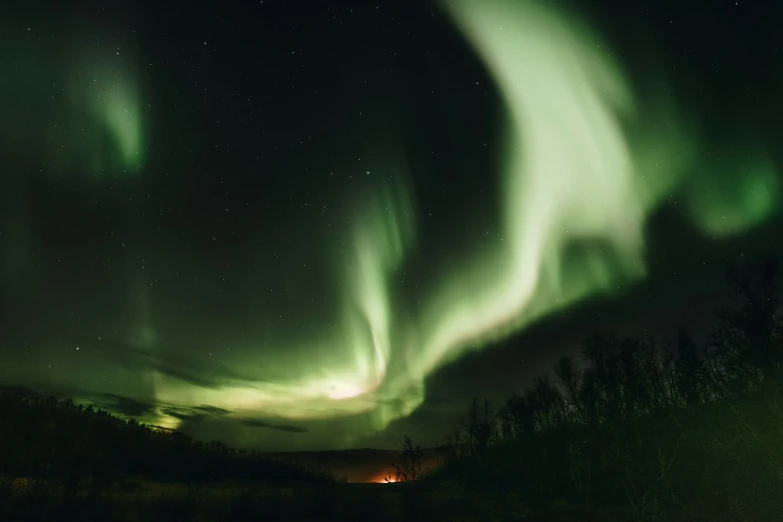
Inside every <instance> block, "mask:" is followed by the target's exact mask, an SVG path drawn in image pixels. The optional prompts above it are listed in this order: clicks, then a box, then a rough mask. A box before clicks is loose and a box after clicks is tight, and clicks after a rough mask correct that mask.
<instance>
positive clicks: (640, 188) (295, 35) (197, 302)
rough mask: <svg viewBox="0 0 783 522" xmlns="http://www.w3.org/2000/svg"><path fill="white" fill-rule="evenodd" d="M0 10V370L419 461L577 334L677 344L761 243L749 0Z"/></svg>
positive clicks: (756, 25)
mask: <svg viewBox="0 0 783 522" xmlns="http://www.w3.org/2000/svg"><path fill="white" fill-rule="evenodd" d="M104 4H107V5H104ZM776 4H777V5H776ZM14 5H15V4H13V3H7V4H4V5H3V7H1V8H0V104H1V105H0V109H1V111H2V112H1V113H0V114H1V115H2V116H1V117H2V120H0V140H1V141H0V143H1V144H2V145H0V168H1V169H2V175H1V176H0V382H2V383H4V384H5V385H13V386H26V387H29V388H32V389H34V390H37V391H40V392H46V393H53V394H57V395H59V396H63V397H70V398H73V399H74V400H77V401H81V402H85V403H91V404H95V405H97V406H100V407H102V408H107V409H109V410H111V411H113V412H115V413H117V414H119V415H123V416H132V417H135V418H138V419H139V420H142V421H144V422H148V423H151V424H155V425H159V426H165V427H171V428H178V429H182V430H184V431H186V432H187V433H190V434H192V435H194V436H196V437H198V438H204V439H213V438H217V439H221V440H224V441H225V442H227V443H229V444H232V445H236V446H241V447H249V448H258V449H262V450H270V451H276V450H308V449H340V448H352V447H377V448H392V447H395V446H396V445H397V444H398V443H399V442H401V440H402V435H403V434H404V433H408V434H410V435H411V436H412V437H413V438H414V441H415V442H418V443H421V444H423V445H429V444H435V443H438V442H441V441H442V440H443V436H444V435H446V434H447V433H448V432H449V431H450V430H451V427H452V426H453V425H454V424H455V423H456V422H457V420H458V417H459V415H460V414H461V413H462V412H463V411H464V410H465V408H466V406H467V403H468V401H469V400H470V398H471V397H473V396H474V395H477V396H480V397H483V396H487V397H490V398H493V399H501V398H503V397H505V396H506V395H508V394H509V393H510V392H511V391H514V390H520V389H522V388H523V387H524V386H525V385H526V384H527V383H529V382H530V380H531V379H532V378H534V377H536V376H537V375H538V374H540V373H541V372H544V371H546V370H547V369H548V368H549V366H550V365H551V364H552V363H553V362H554V361H555V359H556V358H557V357H559V356H561V355H563V354H577V353H578V352H579V350H580V343H581V341H582V339H583V338H584V337H586V336H587V335H588V334H590V333H592V332H595V331H605V330H614V331H618V332H620V333H623V334H634V335H640V336H654V337H656V338H659V339H666V338H671V337H673V336H674V334H675V333H676V329H677V327H679V326H680V325H683V326H687V327H689V328H691V329H692V330H693V332H694V334H695V336H696V338H697V339H698V338H700V336H703V333H704V332H705V331H707V329H708V328H709V325H710V314H711V310H712V309H713V308H714V307H715V306H717V305H718V304H720V302H721V301H720V299H721V295H722V292H723V288H724V287H723V281H722V278H721V275H722V272H723V267H724V265H725V263H726V262H727V261H732V262H742V261H743V259H750V258H754V257H757V256H759V255H762V254H763V255H780V254H781V251H783V234H781V233H780V227H781V224H783V220H782V219H781V212H780V209H781V203H782V202H783V199H782V196H783V194H782V193H781V187H782V186H783V178H782V177H781V167H782V166H783V147H781V143H783V131H782V130H781V125H780V123H781V121H783V101H781V93H782V92H783V89H782V88H783V81H782V80H783V60H782V58H783V51H782V50H781V47H783V41H782V40H781V38H780V28H779V25H780V21H781V20H783V4H781V3H779V2H778V3H775V2H768V3H763V2H752V1H739V2H734V1H724V0H710V1H708V2H696V1H693V2H680V1H674V0H672V1H664V0H649V1H648V2H638V1H628V2H615V1H595V2H587V1H584V2H565V1H549V2H546V1H540V0H518V1H510V0H509V1H506V0H443V1H442V2H431V1H422V2H399V1H388V2H387V1H381V2H359V1H356V2H347V1H346V2H335V1H326V0H325V1H322V2H317V1H312V2H302V1H290V2H283V1H275V0H263V1H254V2H243V3H237V2H231V1H226V2H213V3H212V5H211V6H209V7H204V6H205V5H207V3H203V2H202V3H200V4H197V5H199V6H201V7H188V6H186V5H185V4H182V3H171V4H170V7H166V6H165V3H159V2H151V3H149V4H143V3H133V2H130V1H124V2H110V3H98V2H95V3H81V4H79V3H77V2H60V3H57V4H52V5H45V4H43V3H36V2H28V3H24V4H23V3H18V6H17V7H14ZM66 6H67V7H66Z"/></svg>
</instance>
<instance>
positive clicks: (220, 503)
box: [0, 479, 629, 522]
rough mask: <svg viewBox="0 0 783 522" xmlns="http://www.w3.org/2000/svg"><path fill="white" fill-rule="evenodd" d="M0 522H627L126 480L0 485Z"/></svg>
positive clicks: (342, 492) (545, 510) (386, 494)
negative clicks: (69, 485)
mask: <svg viewBox="0 0 783 522" xmlns="http://www.w3.org/2000/svg"><path fill="white" fill-rule="evenodd" d="M0 488H1V489H0V495H2V496H1V497H0V520H8V521H31V522H32V521H36V522H47V521H55V520H56V521H65V520H67V521H71V520H85V521H106V522H111V521H133V522H135V521H138V522H154V521H161V522H163V521H165V522H185V521H193V522H196V521H262V520H263V521H273V520H279V521H289V520H292V521H293V520H296V521H318V520H340V521H354V520H355V521H362V522H367V521H387V520H388V521H392V520H394V521H397V520H406V521H407V520H410V521H416V520H422V521H423V520H428V521H437V520H443V521H485V522H490V521H505V520H509V521H511V520H552V521H556V520H557V521H559V520H562V521H566V520H596V521H597V520H611V519H614V520H627V519H629V518H628V517H627V514H626V513H623V512H621V511H617V512H615V513H613V514H610V513H595V514H593V515H590V514H589V513H587V512H585V511H584V510H579V509H575V508H569V507H568V506H565V505H558V504H553V505H552V504H546V503H543V502H538V503H537V502H533V501H530V500H527V501H523V500H521V499H520V498H519V497H518V496H516V495H514V494H511V493H504V494H492V493H487V492H483V493H477V494H471V493H470V492H469V491H467V490H466V489H465V488H464V487H460V486H455V485H453V484H449V483H428V482H421V483H407V484H339V483H337V484H326V485H324V484H308V485H303V484H297V485H294V486H292V487H280V486H270V485H265V484H259V483H236V482H223V483H201V484H197V483H192V484H183V483H160V482H142V481H126V482H124V483H123V484H118V485H116V486H113V487H111V488H106V489H102V490H92V489H91V488H90V487H89V486H86V487H81V488H80V489H79V490H66V489H65V488H63V487H62V486H58V485H56V484H54V483H51V482H47V481H43V480H30V481H27V480H18V479H17V480H14V481H11V480H3V481H2V482H0Z"/></svg>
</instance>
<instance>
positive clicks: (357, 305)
mask: <svg viewBox="0 0 783 522" xmlns="http://www.w3.org/2000/svg"><path fill="white" fill-rule="evenodd" d="M444 8H445V10H446V11H447V12H448V13H449V14H450V15H451V17H452V18H453V20H454V22H455V24H456V26H457V27H458V28H459V29H460V30H461V31H462V33H463V34H464V35H465V37H466V38H467V39H468V40H469V41H470V43H471V44H472V45H473V47H474V48H475V50H476V53H477V54H478V56H479V57H480V58H481V59H482V60H483V62H484V64H485V65H486V67H487V68H488V70H489V72H490V73H491V75H492V76H493V78H494V79H495V82H496V85H497V88H498V90H499V91H500V94H501V97H502V99H503V100H504V103H505V107H506V110H507V116H506V124H505V129H506V145H505V151H506V152H505V166H504V167H503V171H502V173H501V175H502V180H503V182H502V189H503V190H502V195H501V198H500V200H499V205H501V207H502V216H503V218H502V234H501V238H500V239H499V241H497V243H496V244H494V245H492V246H491V247H485V248H483V249H477V250H476V251H473V252H469V253H467V256H466V260H465V261H464V262H463V263H461V264H460V265H459V266H453V267H444V271H443V274H442V277H440V278H439V279H438V281H436V282H434V283H433V284H432V287H431V288H430V289H429V292H428V293H427V295H426V296H425V298H424V299H423V303H424V305H423V310H422V312H421V314H420V315H419V316H418V317H417V318H415V319H413V320H410V319H408V318H403V317H400V316H395V314H394V313H393V312H392V310H393V309H395V307H394V306H393V302H392V299H391V297H390V296H391V293H390V288H389V285H390V284H391V283H390V281H391V280H392V279H393V276H395V275H396V274H397V273H398V272H399V271H400V270H401V267H402V266H403V265H404V261H405V256H406V252H408V251H409V250H410V248H411V245H412V241H413V238H414V235H415V234H414V229H415V222H414V216H413V210H412V209H413V207H414V205H413V203H412V202H411V201H410V200H409V199H408V198H409V194H410V192H409V191H408V190H406V189H405V188H404V187H392V188H389V187H387V188H386V189H385V190H384V191H382V192H380V193H379V194H378V196H377V197H375V198H369V199H368V198H365V200H364V202H365V204H366V208H365V210H364V214H363V218H362V219H356V220H355V221H354V223H355V224H356V226H355V227H354V229H353V231H352V233H353V238H352V241H351V244H352V248H349V249H347V250H346V251H345V252H344V253H343V258H342V266H343V271H342V272H341V274H340V277H341V278H342V280H343V281H344V288H345V289H346V291H345V295H344V298H345V299H344V303H343V317H344V321H345V323H344V324H345V326H344V328H343V329H342V330H341V331H340V332H339V333H337V334H334V335H331V337H330V336H328V335H316V337H315V339H317V340H309V341H308V340H306V339H304V340H300V341H297V342H296V346H300V343H302V342H303V343H305V344H306V345H309V346H311V349H305V350H297V351H296V352H294V351H293V350H291V351H290V353H305V354H307V355H306V359H307V360H304V358H303V357H302V356H297V355H290V356H278V358H276V359H274V363H273V365H274V366H275V367H278V368H292V370H291V372H290V373H285V374H284V376H281V377H280V378H279V379H278V380H276V382H274V383H258V384H255V385H253V386H247V385H246V384H239V383H238V384H237V386H236V387H230V386H229V387H225V388H221V389H217V390H209V389H193V387H192V386H189V385H186V384H184V383H182V382H178V381H176V380H174V379H171V378H169V377H165V376H162V375H161V376H158V378H157V386H156V389H157V398H158V399H159V400H161V401H164V402H178V403H182V402H185V403H189V404H213V405H216V406H219V407H225V408H230V409H232V410H233V411H239V412H241V411H243V410H245V411H246V412H248V413H249V412H253V411H256V412H257V411H262V412H264V414H265V415H269V416H279V417H285V418H289V419H300V420H307V419H324V418H333V417H345V416H350V415H355V414H360V413H361V414H364V415H365V416H367V415H369V418H370V419H371V423H372V425H373V428H374V429H383V428H385V427H386V426H387V425H388V424H389V423H390V422H392V421H393V420H395V419H398V418H400V417H402V416H405V415H408V414H410V413H411V412H412V411H413V410H414V409H415V408H416V407H417V406H419V405H420V404H421V402H422V401H423V399H424V396H425V389H424V380H425V379H426V377H427V376H428V375H430V374H431V373H432V372H433V371H435V370H437V369H438V368H440V367H442V366H443V365H444V364H446V363H448V362H449V361H452V360H454V359H456V358H459V357H460V356H461V355H463V354H465V353H466V352H468V351H470V350H477V349H480V348H481V347H483V346H485V345H486V344H487V343H489V342H491V341H495V340H498V339H501V338H502V337H504V336H507V335H509V334H511V333H513V332H515V331H518V330H519V329H521V328H523V327H524V326H525V324H528V323H529V322H530V321H532V320H534V319H536V318H538V317H541V316H543V315H545V314H548V313H551V312H553V311H556V310H558V309H562V308H564V307H568V306H569V305H572V304H573V303H575V302H576V301H578V300H581V299H584V298H586V297H588V296H590V295H594V294H596V293H599V292H608V291H610V290H611V289H616V288H618V285H622V283H626V282H628V281H631V280H633V279H636V278H640V277H643V276H644V274H645V267H644V226H645V221H646V218H647V217H648V216H649V215H650V213H651V211H653V210H654V209H655V208H656V207H657V206H659V205H660V204H661V203H663V202H664V201H665V200H666V199H667V198H670V197H671V195H672V194H674V193H678V191H681V190H683V189H685V190H687V191H688V192H689V193H690V195H691V196H692V197H691V200H692V205H691V209H692V215H693V218H694V220H695V222H696V223H697V224H698V225H699V226H700V227H701V228H702V229H703V230H704V231H705V233H726V234H728V233H731V232H735V231H737V230H740V229H742V228H744V227H748V226H752V225H754V224H758V223H760V222H762V221H763V220H764V219H765V218H766V217H767V216H769V215H770V214H771V213H772V212H773V211H774V210H775V209H776V208H777V207H778V205H779V192H778V191H777V187H776V186H774V185H773V183H772V182H771V181H770V180H771V179H773V178H774V176H773V173H772V172H771V170H770V169H771V168H772V167H771V166H770V164H769V163H766V162H764V161H763V160H759V161H761V163H759V165H760V166H759V167H758V168H756V169H755V170H754V171H751V172H748V173H746V177H745V178H743V181H741V182H740V184H739V191H737V188H738V187H737V186H735V184H733V183H728V184H727V185H725V186H724V185H721V184H714V185H713V186H711V188H710V190H709V191H703V190H701V187H699V186H695V185H694V184H693V183H692V182H690V181H689V178H688V172H689V171H691V170H692V169H693V164H694V161H693V158H694V157H695V156H696V154H697V152H698V151H697V150H696V146H695V145H693V143H694V142H695V139H694V136H692V135H691V134H689V133H688V132H687V130H686V129H685V128H684V127H686V125H685V124H684V123H683V124H682V125H681V126H676V125H671V124H670V122H671V121H675V122H676V121H679V120H678V118H677V110H676V108H675V106H674V105H673V104H672V103H663V102H659V103H658V104H657V105H655V106H647V107H642V106H640V105H639V104H638V103H637V102H636V100H635V99H634V93H633V92H632V90H631V88H630V86H629V84H628V82H627V81H626V80H625V79H624V77H623V74H622V71H621V70H620V69H619V68H618V66H617V65H616V64H615V63H614V62H613V61H612V59H611V57H610V56H609V55H608V53H607V50H606V46H605V45H603V44H602V43H601V42H600V40H599V39H598V38H597V36H596V35H594V34H592V33H591V32H590V31H589V30H588V29H587V28H585V27H581V26H578V25H577V24H575V23H573V22H571V21H569V20H567V19H566V18H565V17H563V16H561V15H559V14H558V13H556V12H555V11H553V10H552V9H551V8H549V7H544V6H540V5H538V4H534V3H532V2H509V1H503V0H482V1H480V2H479V1H470V0H457V1H453V2H449V3H448V4H447V5H445V4H444ZM680 120H681V119H680ZM663 129H665V133H663V132H664V131H663ZM479 174H481V175H491V174H492V173H479ZM397 178H398V179H399V178H400V176H398V177H397ZM718 215H721V216H722V215H726V216H727V219H728V221H726V220H721V221H720V222H719V221H717V220H716V216H718ZM580 242H581V243H584V244H586V245H588V246H587V247H585V248H584V252H583V254H582V255H581V256H579V257H578V259H579V261H578V262H574V261H571V260H568V261H567V260H566V259H565V257H564V253H565V252H566V251H567V249H569V248H572V247H573V246H574V245H578V244H580ZM590 245H593V246H590ZM597 245H600V246H597ZM292 345H294V343H292ZM286 353H288V351H287V352H286ZM247 362H248V365H249V366H250V367H252V366H253V362H252V361H247ZM267 363H269V360H268V358H267ZM294 368H295V370H294ZM303 368H312V369H313V370H312V371H311V372H310V373H309V375H306V376H305V377H302V371H303V370H302V369H303ZM168 422H170V423H173V424H174V425H176V423H177V420H176V419H173V418H171V419H168Z"/></svg>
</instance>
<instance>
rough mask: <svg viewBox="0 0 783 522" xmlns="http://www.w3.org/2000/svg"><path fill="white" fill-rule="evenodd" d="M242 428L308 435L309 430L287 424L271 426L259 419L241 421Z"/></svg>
mask: <svg viewBox="0 0 783 522" xmlns="http://www.w3.org/2000/svg"><path fill="white" fill-rule="evenodd" d="M242 425H243V426H248V427H250V428H267V429H270V430H277V431H284V432H286V433H309V431H310V430H308V429H307V428H303V427H301V426H291V425H288V424H272V423H271V422H266V421H263V420H260V419H246V420H243V421H242Z"/></svg>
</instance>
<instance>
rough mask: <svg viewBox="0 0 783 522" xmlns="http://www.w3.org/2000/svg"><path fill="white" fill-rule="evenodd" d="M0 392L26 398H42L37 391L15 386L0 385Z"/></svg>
mask: <svg viewBox="0 0 783 522" xmlns="http://www.w3.org/2000/svg"><path fill="white" fill-rule="evenodd" d="M0 390H1V391H4V392H8V393H17V394H19V395H24V396H26V397H42V395H41V394H40V393H38V392H37V391H35V390H33V389H31V388H28V387H27V386H21V385H16V384H0Z"/></svg>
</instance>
